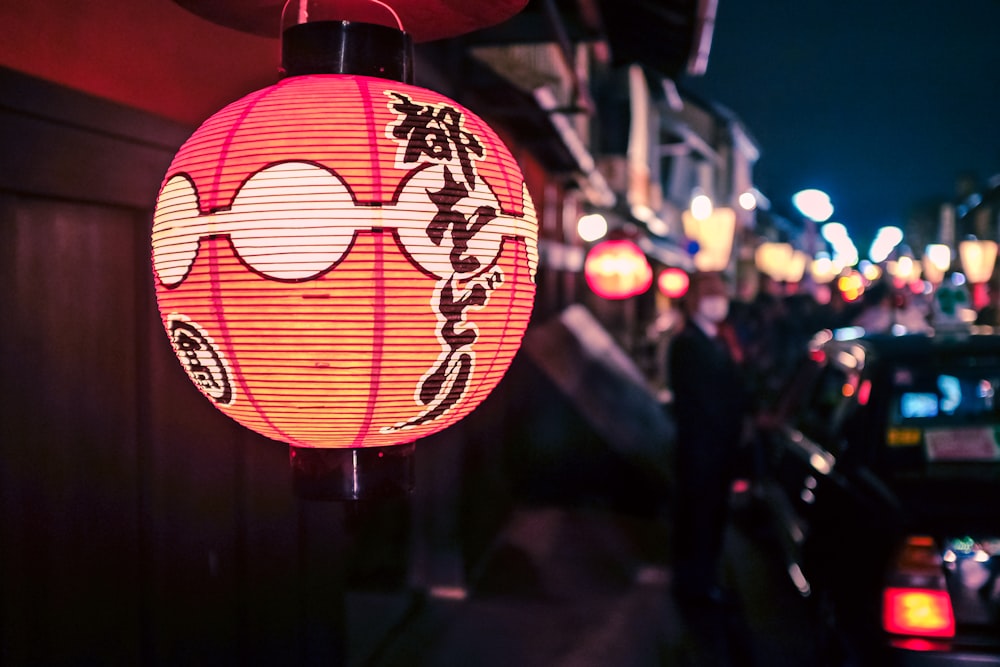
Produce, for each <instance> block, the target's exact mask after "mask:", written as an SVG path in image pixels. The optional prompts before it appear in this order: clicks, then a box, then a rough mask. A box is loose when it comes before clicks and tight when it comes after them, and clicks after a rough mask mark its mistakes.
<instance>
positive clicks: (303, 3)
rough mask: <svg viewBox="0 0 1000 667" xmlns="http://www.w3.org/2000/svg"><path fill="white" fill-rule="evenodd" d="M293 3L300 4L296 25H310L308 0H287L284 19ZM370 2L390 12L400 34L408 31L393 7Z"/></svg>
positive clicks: (283, 13) (370, 0) (379, 1)
mask: <svg viewBox="0 0 1000 667" xmlns="http://www.w3.org/2000/svg"><path fill="white" fill-rule="evenodd" d="M293 2H298V3H299V11H298V20H297V22H296V23H297V24H298V25H302V24H303V23H308V22H309V1H308V0H287V1H286V2H285V6H284V8H283V9H282V10H281V15H282V17H284V15H285V12H287V11H288V7H289V5H291V4H292V3H293ZM369 2H371V3H372V4H375V5H378V6H379V7H381V8H382V9H384V10H386V11H387V12H389V13H390V14H391V15H392V18H393V19H394V20H395V21H396V27H397V28H399V31H400V32H406V30H405V29H404V28H403V21H402V20H401V19H400V18H399V14H397V13H396V10H395V9H393V8H392V7H390V6H389V5H387V4H386V3H384V2H382V0H369ZM282 23H284V21H282Z"/></svg>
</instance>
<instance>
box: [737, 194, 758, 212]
mask: <svg viewBox="0 0 1000 667" xmlns="http://www.w3.org/2000/svg"><path fill="white" fill-rule="evenodd" d="M737 201H738V202H739V204H740V208H742V209H743V210H744V211H752V210H754V209H755V208H757V197H755V196H754V194H753V193H752V192H750V191H749V190H748V191H747V192H744V193H742V194H740V197H739V199H738V200H737Z"/></svg>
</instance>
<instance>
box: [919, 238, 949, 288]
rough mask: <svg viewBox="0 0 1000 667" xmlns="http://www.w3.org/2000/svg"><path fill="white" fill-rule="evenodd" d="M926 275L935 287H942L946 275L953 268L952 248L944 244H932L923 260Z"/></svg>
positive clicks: (926, 250) (926, 249)
mask: <svg viewBox="0 0 1000 667" xmlns="http://www.w3.org/2000/svg"><path fill="white" fill-rule="evenodd" d="M921 263H922V266H923V269H924V275H925V276H926V277H927V280H929V281H930V282H931V283H932V284H934V285H940V284H941V281H942V280H944V274H945V273H946V272H947V271H948V269H949V268H950V267H951V248H950V247H949V246H947V245H945V244H944V243H930V244H928V245H927V247H926V248H925V249H924V256H923V258H922V260H921Z"/></svg>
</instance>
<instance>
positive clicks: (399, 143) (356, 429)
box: [152, 0, 538, 499]
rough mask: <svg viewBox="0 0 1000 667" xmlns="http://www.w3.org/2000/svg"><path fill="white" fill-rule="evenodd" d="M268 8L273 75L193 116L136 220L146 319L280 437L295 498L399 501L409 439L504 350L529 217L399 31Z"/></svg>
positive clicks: (530, 254) (473, 396)
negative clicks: (143, 242) (149, 302)
mask: <svg viewBox="0 0 1000 667" xmlns="http://www.w3.org/2000/svg"><path fill="white" fill-rule="evenodd" d="M373 2H375V4H377V5H379V6H381V7H383V8H384V9H385V10H386V11H387V12H388V13H389V15H391V16H392V19H393V22H394V23H395V24H396V25H395V26H394V27H393V26H387V25H379V24H375V23H364V22H358V21H345V20H340V19H338V18H337V16H336V12H335V11H334V10H331V9H330V8H329V6H328V5H327V4H326V3H316V2H307V1H305V0H303V1H302V2H296V1H295V0H293V1H292V2H289V3H288V4H287V5H286V7H285V10H284V12H283V16H282V49H281V53H282V64H281V72H282V75H283V76H282V78H281V80H279V81H278V82H277V83H275V84H274V85H272V86H269V87H267V88H264V89H263V90H259V91H256V92H253V93H251V94H249V95H247V96H245V97H243V98H242V99H239V100H237V101H235V102H233V103H232V104H230V105H229V106H227V107H225V108H224V109H222V110H221V111H219V112H218V113H216V114H214V115H213V116H212V117H211V118H209V119H208V120H206V121H205V122H204V123H203V124H202V125H201V126H200V127H199V128H198V129H197V130H196V131H195V132H194V134H193V135H192V136H191V137H190V139H188V141H187V142H186V143H185V144H184V145H183V146H182V147H181V148H180V150H179V151H178V153H177V155H176V157H175V158H174V160H173V162H172V163H171V165H170V167H169V168H168V171H167V173H166V175H165V177H164V179H163V183H162V186H161V189H160V192H159V196H158V198H157V202H156V207H155V210H154V215H153V226H152V264H153V271H154V277H155V288H156V298H157V304H158V307H159V311H160V315H161V319H162V322H163V326H164V328H165V330H166V333H167V335H168V337H169V339H170V342H171V344H172V346H173V349H174V351H175V353H176V354H177V357H178V359H179V360H180V362H181V365H182V366H183V368H184V369H185V371H186V372H187V374H188V376H189V377H190V379H191V380H192V381H193V382H194V384H195V385H196V386H197V387H198V389H199V390H200V391H201V392H202V393H203V394H204V395H205V396H206V397H207V398H208V399H209V400H211V401H212V403H213V404H214V405H215V406H216V407H217V408H218V409H219V410H221V411H222V412H223V413H225V414H226V415H228V416H229V417H231V418H233V419H235V420H236V421H238V422H239V423H241V424H243V425H244V426H246V427H248V428H250V429H253V430H254V431H256V432H258V433H260V434H262V435H264V436H266V437H268V438H271V439H274V440H278V441H281V442H284V443H287V444H288V445H289V452H290V460H291V467H292V473H293V483H294V488H295V490H296V493H297V494H298V495H300V496H303V497H306V498H317V499H361V498H369V497H376V496H382V495H394V494H399V493H405V492H408V491H409V490H411V489H412V476H413V462H412V455H413V450H414V442H415V441H416V440H418V439H419V438H422V437H425V436H428V435H431V434H432V433H435V432H437V431H440V430H442V429H444V428H446V427H448V426H450V425H452V424H454V423H455V422H456V421H458V420H459V419H461V418H462V417H464V416H466V415H467V414H469V413H470V412H471V411H472V410H473V409H474V408H475V407H476V406H477V405H478V404H479V403H480V402H481V401H482V400H483V399H484V398H485V397H486V396H487V395H488V394H489V393H490V392H491V391H492V390H493V388H494V387H495V386H496V385H497V383H498V382H499V381H500V379H501V377H502V376H503V374H504V373H505V371H506V369H507V368H508V366H509V365H510V362H511V360H512V358H513V356H514V354H515V352H516V351H517V349H518V347H519V345H520V341H521V338H522V335H523V334H524V331H525V329H526V327H527V324H528V318H529V315H530V313H531V309H532V304H533V299H534V292H535V283H534V279H535V271H536V267H537V262H538V254H537V221H536V217H535V211H534V207H533V205H532V201H531V197H530V196H529V194H528V191H527V188H526V187H525V184H524V177H523V175H522V174H521V171H520V169H519V167H518V165H517V162H516V161H515V160H514V158H513V156H512V155H511V153H510V151H509V150H508V149H507V147H506V146H505V145H504V144H503V142H502V141H501V140H500V139H499V137H498V136H497V134H496V133H495V132H494V131H493V130H492V129H490V127H489V126H488V125H487V124H486V123H485V122H484V121H483V120H482V119H480V118H479V117H478V116H477V115H475V114H474V113H472V112H471V111H469V110H468V109H465V108H464V107H462V106H461V105H459V104H458V103H457V102H455V101H453V100H450V99H449V98H447V97H445V96H443V95H441V94H439V93H436V92H433V91H430V90H427V89H424V88H419V87H416V86H414V85H412V83H411V81H412V78H413V72H412V67H411V62H412V58H411V40H410V39H409V37H408V35H407V34H406V32H405V31H404V30H403V26H402V24H401V23H400V21H399V18H398V15H397V14H396V13H395V12H393V11H392V9H391V8H390V7H389V6H388V5H387V4H385V3H381V2H377V0H373Z"/></svg>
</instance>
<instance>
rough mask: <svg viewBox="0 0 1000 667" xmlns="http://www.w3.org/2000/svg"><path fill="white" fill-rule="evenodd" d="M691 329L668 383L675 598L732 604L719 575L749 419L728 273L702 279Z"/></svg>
mask: <svg viewBox="0 0 1000 667" xmlns="http://www.w3.org/2000/svg"><path fill="white" fill-rule="evenodd" d="M684 310H685V323H684V325H683V327H682V328H681V330H680V331H679V332H678V333H677V334H676V335H675V336H674V338H673V339H672V341H671V343H670V351H669V355H668V358H667V378H668V381H669V384H670V388H671V391H672V394H673V406H672V410H673V415H674V419H675V423H676V427H677V441H676V450H675V452H674V465H675V470H674V471H675V484H676V486H675V494H674V503H675V505H674V508H673V509H674V511H673V517H674V525H673V529H674V530H673V535H674V539H673V542H672V545H673V566H674V591H675V593H676V594H677V596H678V599H679V600H683V601H694V602H699V601H704V602H719V601H722V600H723V599H724V598H725V592H724V591H723V589H722V587H721V585H720V579H719V568H720V561H721V556H722V548H723V535H724V533H725V527H726V523H727V521H728V515H729V497H730V486H731V484H732V480H733V476H734V468H735V465H736V462H737V459H738V456H739V454H740V447H741V443H742V438H743V433H744V424H745V421H746V418H747V416H748V400H747V395H746V394H747V392H746V389H745V386H744V379H743V376H742V372H741V369H740V363H741V361H742V358H741V352H740V350H739V348H738V347H737V344H736V337H735V335H733V333H732V327H730V326H729V324H728V323H727V321H726V317H727V315H728V312H729V290H728V285H727V284H726V281H725V279H724V277H723V276H722V274H720V273H715V272H711V273H695V274H694V275H693V276H692V277H691V285H690V288H689V291H688V294H687V295H686V298H685V303H684Z"/></svg>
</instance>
